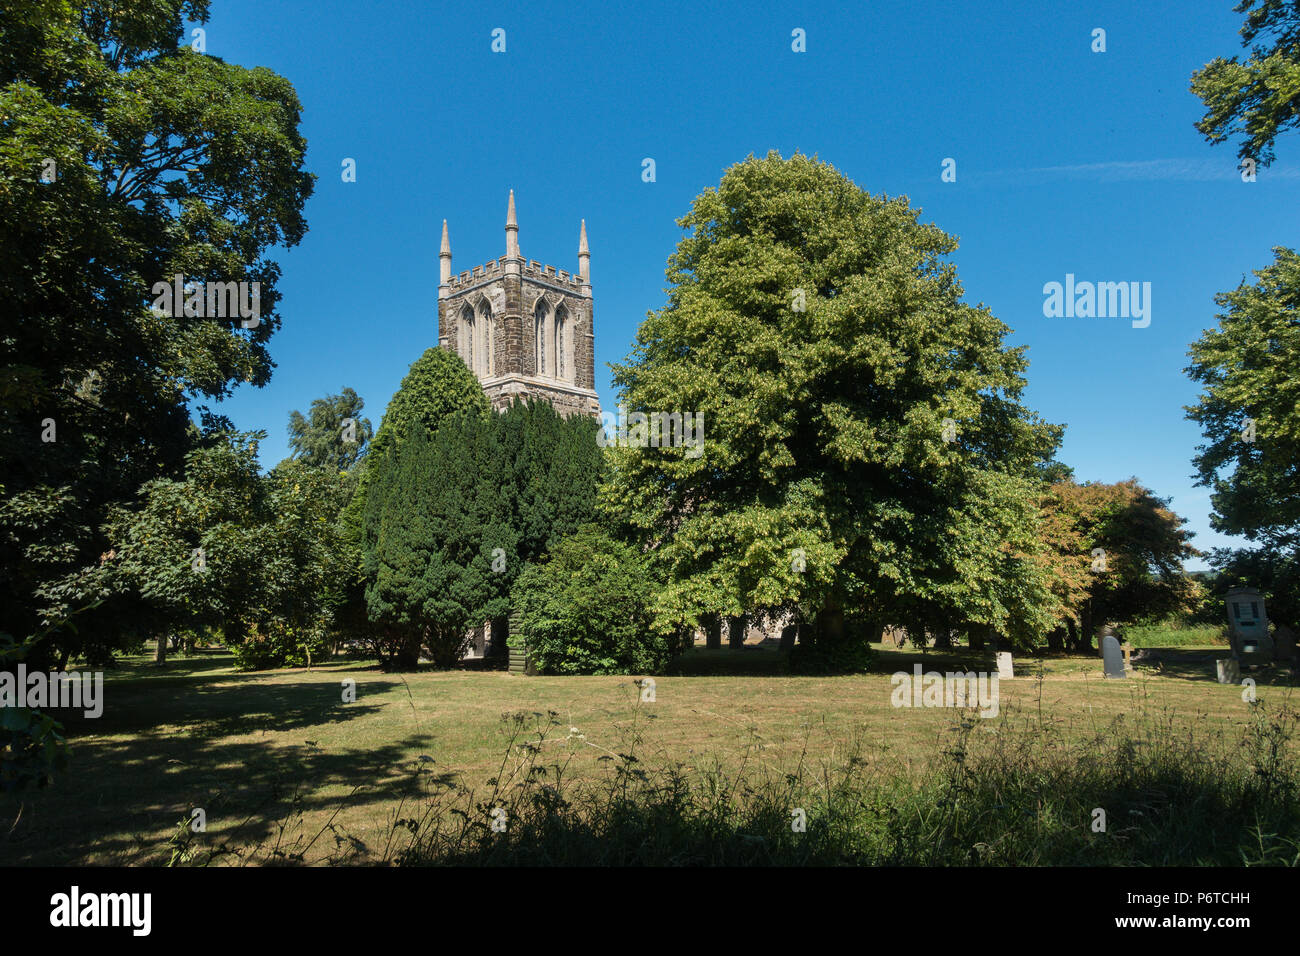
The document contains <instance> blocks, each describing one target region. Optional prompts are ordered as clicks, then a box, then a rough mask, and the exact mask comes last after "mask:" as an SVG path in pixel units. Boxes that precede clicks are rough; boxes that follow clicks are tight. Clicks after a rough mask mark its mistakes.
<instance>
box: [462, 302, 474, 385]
mask: <svg viewBox="0 0 1300 956" xmlns="http://www.w3.org/2000/svg"><path fill="white" fill-rule="evenodd" d="M460 319H461V348H460V356H461V358H463V359H464V360H465V364H466V365H468V366H469V367H470V370H471V371H473V369H474V310H473V309H471V308H470V307H469V306H465V310H464V311H463V312H461V315H460Z"/></svg>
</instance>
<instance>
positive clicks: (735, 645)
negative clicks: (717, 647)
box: [727, 614, 745, 651]
mask: <svg viewBox="0 0 1300 956" xmlns="http://www.w3.org/2000/svg"><path fill="white" fill-rule="evenodd" d="M727 645H728V646H729V647H730V648H731V649H732V650H733V651H738V650H740V649H741V648H742V647H744V646H745V616H744V615H743V614H741V615H739V616H737V617H729V618H727Z"/></svg>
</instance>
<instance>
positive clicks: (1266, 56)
mask: <svg viewBox="0 0 1300 956" xmlns="http://www.w3.org/2000/svg"><path fill="white" fill-rule="evenodd" d="M1233 9H1234V10H1235V11H1236V12H1237V13H1245V14H1246V15H1247V16H1246V21H1245V23H1243V24H1242V27H1241V45H1242V46H1243V47H1250V45H1251V44H1252V43H1255V41H1256V40H1264V39H1267V40H1269V41H1270V42H1269V43H1258V44H1256V45H1255V46H1254V47H1251V49H1250V56H1249V58H1247V59H1246V61H1245V62H1244V63H1243V62H1241V61H1240V60H1238V58H1237V57H1235V56H1234V57H1228V58H1224V57H1215V58H1214V59H1213V60H1211V61H1210V62H1209V63H1207V64H1206V65H1205V66H1204V67H1202V68H1201V69H1200V70H1198V71H1197V72H1196V73H1194V74H1192V92H1193V93H1195V94H1196V95H1197V96H1199V97H1200V98H1201V100H1202V101H1203V102H1204V103H1205V115H1204V116H1203V117H1201V119H1200V120H1199V121H1198V122H1197V124H1196V128H1197V129H1198V130H1200V132H1201V133H1202V134H1203V135H1204V136H1205V138H1206V139H1208V140H1209V141H1210V142H1211V143H1221V142H1224V141H1226V140H1228V139H1230V138H1231V137H1233V136H1241V137H1242V140H1241V146H1240V147H1239V149H1238V151H1237V155H1238V157H1239V158H1240V159H1242V160H1247V159H1251V160H1254V161H1255V162H1257V163H1258V164H1259V165H1260V166H1268V165H1271V164H1272V162H1273V160H1274V158H1275V154H1274V151H1273V144H1274V142H1275V141H1276V139H1277V137H1278V136H1279V135H1280V134H1282V133H1283V132H1285V131H1286V130H1288V129H1297V128H1300V0H1241V2H1240V3H1238V4H1237V5H1236V7H1234V8H1233Z"/></svg>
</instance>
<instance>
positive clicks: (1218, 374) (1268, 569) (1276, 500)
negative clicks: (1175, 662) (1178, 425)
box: [1187, 248, 1300, 629]
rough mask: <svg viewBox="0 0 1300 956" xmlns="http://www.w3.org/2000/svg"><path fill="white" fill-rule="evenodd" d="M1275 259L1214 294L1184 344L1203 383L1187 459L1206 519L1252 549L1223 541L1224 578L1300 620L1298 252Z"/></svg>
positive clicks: (1297, 624) (1294, 622)
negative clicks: (1259, 591)
mask: <svg viewBox="0 0 1300 956" xmlns="http://www.w3.org/2000/svg"><path fill="white" fill-rule="evenodd" d="M1273 252H1274V260H1273V263H1272V264H1271V265H1269V266H1267V267H1265V268H1264V269H1261V270H1259V271H1257V272H1256V273H1255V277H1256V281H1255V282H1253V283H1252V282H1242V283H1241V285H1239V286H1238V287H1237V288H1236V289H1234V290H1232V291H1231V292H1225V293H1222V294H1220V295H1218V296H1216V298H1215V301H1216V302H1217V303H1218V304H1219V306H1220V307H1221V308H1222V309H1223V310H1224V311H1222V312H1221V313H1220V314H1219V315H1218V324H1217V326H1216V327H1215V328H1212V329H1207V330H1206V331H1205V332H1204V333H1203V334H1202V335H1201V337H1200V339H1198V340H1197V341H1196V342H1194V343H1193V344H1192V346H1191V349H1190V353H1189V354H1190V356H1191V359H1192V363H1191V365H1190V366H1189V367H1188V369H1187V372H1188V374H1189V375H1190V376H1191V378H1192V380H1193V381H1195V382H1197V383H1199V384H1200V386H1201V388H1202V391H1201V394H1200V396H1199V398H1198V401H1197V403H1196V405H1194V406H1191V407H1190V408H1188V409H1187V413H1188V417H1189V418H1191V419H1192V420H1193V421H1195V422H1196V423H1197V424H1199V425H1200V427H1201V432H1202V434H1203V435H1204V438H1205V442H1204V444H1202V445H1200V446H1198V448H1197V454H1196V456H1195V458H1194V459H1193V464H1194V465H1195V467H1196V471H1197V476H1198V480H1197V483H1198V484H1200V485H1203V486H1206V487H1208V488H1210V489H1211V496H1210V500H1211V502H1212V504H1213V506H1214V513H1213V514H1212V515H1211V516H1210V524H1211V526H1212V527H1213V528H1214V529H1215V530H1216V531H1221V532H1223V533H1224V534H1231V535H1241V536H1243V537H1245V538H1247V539H1248V540H1250V541H1251V542H1253V543H1254V544H1255V546H1256V547H1257V548H1258V553H1253V552H1240V553H1237V554H1234V553H1233V552H1231V551H1229V550H1226V549H1220V550H1216V551H1215V553H1214V558H1213V563H1214V564H1215V565H1216V566H1217V567H1220V568H1222V569H1223V570H1224V571H1225V572H1227V577H1225V578H1224V580H1225V581H1229V580H1230V581H1231V582H1232V583H1237V584H1253V585H1255V586H1257V587H1262V588H1264V589H1265V591H1266V593H1267V595H1268V599H1269V606H1270V608H1274V609H1276V616H1277V619H1278V620H1281V621H1283V622H1284V623H1287V624H1288V625H1289V626H1290V627H1292V628H1293V629H1296V628H1300V610H1298V609H1300V585H1298V584H1297V582H1298V581H1300V575H1297V573H1296V570H1295V569H1296V567H1297V566H1300V382H1298V381H1297V379H1296V376H1295V369H1296V368H1297V364H1298V363H1300V255H1298V254H1297V253H1295V252H1294V251H1292V250H1290V249H1284V248H1277V249H1274V250H1273Z"/></svg>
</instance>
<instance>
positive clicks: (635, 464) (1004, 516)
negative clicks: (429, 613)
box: [605, 152, 1061, 631]
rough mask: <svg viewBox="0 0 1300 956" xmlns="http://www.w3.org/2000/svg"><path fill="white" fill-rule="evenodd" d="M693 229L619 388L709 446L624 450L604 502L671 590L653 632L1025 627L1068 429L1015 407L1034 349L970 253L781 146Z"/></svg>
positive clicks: (691, 220)
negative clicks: (720, 620) (1044, 498)
mask: <svg viewBox="0 0 1300 956" xmlns="http://www.w3.org/2000/svg"><path fill="white" fill-rule="evenodd" d="M679 224H680V225H681V226H682V227H683V228H684V229H686V230H687V235H686V236H685V237H684V238H683V239H682V240H681V242H680V243H679V244H678V247H677V250H676V252H675V253H674V254H673V255H672V257H671V258H670V259H669V263H668V272H667V275H668V280H669V282H670V288H669V290H668V302H667V304H666V305H665V306H664V307H663V308H662V309H660V310H658V311H656V312H652V313H650V314H649V315H648V316H647V318H646V320H645V322H644V323H643V324H642V326H641V328H640V330H639V332H638V334H637V339H636V344H635V348H634V351H633V353H632V355H631V356H629V358H628V359H627V360H626V361H625V362H624V363H622V364H620V365H618V366H616V367H615V370H614V380H615V383H616V385H617V386H618V387H619V388H620V389H621V392H622V398H621V401H622V403H624V404H625V405H626V406H627V408H628V409H630V410H632V411H634V412H654V411H664V412H670V411H679V412H695V413H697V414H703V416H704V423H705V432H706V434H705V442H704V453H703V454H702V455H698V456H692V455H691V454H689V453H688V452H689V451H690V450H689V449H686V448H663V447H658V448H656V447H648V448H641V447H635V445H634V446H633V447H626V446H625V445H620V446H619V447H616V448H613V449H611V450H610V454H611V468H612V472H611V480H610V482H609V484H608V487H607V488H606V491H605V504H606V507H607V508H608V509H609V512H610V514H611V515H612V516H615V517H616V518H618V519H620V520H622V521H624V522H625V523H626V525H627V526H628V529H629V531H630V533H632V534H633V535H634V536H635V537H636V538H637V539H638V540H639V541H640V542H641V543H642V544H643V545H644V546H645V547H647V548H650V549H651V552H652V556H653V560H654V562H655V564H656V566H657V568H658V569H659V571H658V573H657V576H658V577H661V578H662V579H664V580H665V581H667V582H668V583H667V584H666V586H665V589H664V591H663V593H662V594H661V596H660V601H659V603H658V606H657V611H658V614H659V617H660V619H661V621H662V622H665V623H674V622H686V621H698V620H699V619H700V618H701V617H702V616H705V615H708V614H714V613H724V614H741V613H746V612H750V611H755V610H761V609H765V608H767V609H773V608H781V609H789V608H804V609H806V610H807V612H808V613H809V614H811V615H813V616H815V617H824V618H825V621H824V622H823V623H824V624H825V625H826V628H829V629H830V630H832V631H833V630H835V629H836V627H837V624H836V617H837V615H838V614H839V613H840V612H841V611H842V609H843V608H845V607H847V606H850V605H854V606H860V607H866V608H869V609H872V610H873V611H874V612H876V613H880V614H881V615H882V616H884V615H891V614H892V615H898V614H902V613H904V612H905V611H906V610H907V609H909V608H916V607H917V606H918V605H922V604H924V605H926V606H927V608H928V609H929V611H932V612H934V613H936V614H937V613H943V614H947V615H951V616H967V617H974V618H978V619H983V620H986V621H987V622H988V623H990V624H1001V625H1005V624H1006V623H1007V621H1008V620H1009V618H1010V617H1013V616H1016V617H1021V618H1030V617H1034V616H1035V613H1034V612H1033V611H1032V609H1031V608H1029V607H1027V606H1025V605H1024V604H1023V602H1024V601H1026V600H1027V599H1028V600H1041V599H1043V598H1044V597H1045V591H1043V589H1041V588H1038V589H1034V588H1030V589H1029V590H1028V591H1026V590H1024V589H1022V588H1019V587H1017V586H1010V587H1008V582H1010V581H1012V580H1014V579H1015V578H1016V577H1017V576H1021V577H1023V576H1024V575H1027V574H1029V573H1031V572H1029V571H1028V562H1029V561H1030V558H1029V556H1028V555H1026V554H1021V553H1019V543H1021V542H1023V543H1024V545H1025V546H1026V547H1029V546H1031V544H1032V542H1033V540H1034V527H1035V525H1034V521H1035V515H1036V511H1035V508H1034V506H1033V502H1034V498H1033V497H1032V495H1033V493H1035V492H1036V491H1037V487H1038V482H1039V481H1040V471H1039V469H1040V468H1041V467H1043V466H1045V464H1046V462H1047V461H1048V460H1049V459H1050V457H1051V454H1052V452H1053V451H1054V449H1055V447H1056V445H1057V443H1058V441H1059V436H1060V433H1061V429H1060V428H1059V427H1058V426H1054V425H1050V424H1047V423H1045V422H1042V421H1040V420H1039V419H1038V417H1037V416H1035V415H1034V414H1033V413H1031V412H1029V411H1028V410H1027V409H1025V408H1024V407H1023V406H1022V405H1021V404H1020V401H1019V396H1020V394H1021V392H1022V390H1023V388H1024V385H1025V380H1024V377H1023V375H1024V372H1025V369H1026V367H1027V362H1026V359H1025V356H1024V350H1023V349H1022V348H1011V347H1008V346H1007V345H1005V344H1004V338H1005V336H1006V334H1007V332H1008V331H1009V330H1008V329H1007V327H1006V326H1005V325H1004V324H1003V323H1002V322H1000V321H999V320H998V319H997V318H996V317H995V316H993V315H992V314H991V313H990V312H989V311H988V310H987V309H986V308H983V307H982V306H977V305H971V304H969V303H967V302H966V301H964V293H963V290H962V287H961V285H960V283H959V281H958V279H957V275H956V271H955V269H954V267H953V266H952V265H951V264H950V263H949V262H947V261H946V260H945V257H946V256H947V255H949V254H951V253H952V252H953V251H954V250H955V248H956V242H955V240H953V239H952V238H951V237H949V236H948V235H946V234H945V233H944V232H942V231H941V230H940V229H938V228H937V227H935V226H932V225H924V224H922V223H920V222H919V221H918V211H917V210H916V209H913V208H912V207H910V206H909V205H908V204H907V202H906V200H905V199H900V198H896V199H888V198H885V197H875V196H871V195H869V194H867V193H866V192H864V191H863V190H861V189H860V188H859V187H857V186H856V185H855V184H854V183H852V182H851V181H849V180H848V179H847V178H845V177H844V176H843V175H842V174H840V173H839V172H838V171H836V170H835V169H834V168H833V167H831V166H830V165H828V164H825V163H822V162H819V161H818V160H816V159H815V158H809V157H806V156H802V155H799V154H796V155H794V156H793V157H791V158H790V159H788V160H787V159H783V158H781V157H780V156H779V155H777V154H776V153H775V152H773V153H769V154H768V155H767V156H766V157H765V158H762V159H756V158H754V157H752V156H751V157H750V158H749V159H747V160H746V161H745V162H743V163H740V164H738V165H736V166H733V167H732V168H730V169H729V170H727V172H726V174H725V175H724V176H723V178H722V181H721V182H720V183H719V185H718V187H717V188H715V189H707V190H705V191H704V192H703V193H702V194H701V195H700V196H698V197H697V198H696V199H695V201H694V203H693V204H692V208H691V211H690V212H689V213H688V214H687V215H686V216H685V217H683V218H682V219H681V220H680V221H679ZM977 541H978V542H979V543H978V544H976V542H977ZM962 542H964V543H965V544H966V545H968V547H956V548H955V547H953V545H954V543H962ZM1004 543H1006V544H1009V548H1008V549H1007V550H1002V549H1001V545H1002V544H1004ZM963 568H965V569H966V570H969V571H972V572H975V569H977V568H978V571H977V572H975V573H972V574H971V575H969V576H968V577H967V578H965V579H961V578H960V573H961V570H962V569H963ZM1016 569H1020V570H1019V571H1017V570H1016ZM955 574H956V575H958V577H957V578H954V575H955ZM1017 592H1018V593H1017ZM1031 592H1033V593H1032V594H1031ZM1035 595H1036V597H1035ZM1017 603H1020V604H1021V606H1020V607H1019V608H1017V609H1015V610H1014V612H1013V611H1012V607H1013V606H1014V605H1016V604H1017ZM826 628H823V630H825V629H826Z"/></svg>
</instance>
